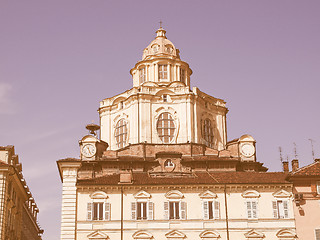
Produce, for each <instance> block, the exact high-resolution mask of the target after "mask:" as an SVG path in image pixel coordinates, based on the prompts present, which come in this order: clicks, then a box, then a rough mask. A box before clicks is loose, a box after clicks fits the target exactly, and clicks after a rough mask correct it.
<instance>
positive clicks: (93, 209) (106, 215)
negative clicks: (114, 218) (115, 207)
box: [87, 202, 111, 220]
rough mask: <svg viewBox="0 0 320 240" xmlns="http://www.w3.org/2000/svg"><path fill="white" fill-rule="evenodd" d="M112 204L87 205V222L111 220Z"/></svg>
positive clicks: (97, 203) (96, 203)
mask: <svg viewBox="0 0 320 240" xmlns="http://www.w3.org/2000/svg"><path fill="white" fill-rule="evenodd" d="M110 213H111V207H110V203H103V202H95V203H92V202H90V203H88V204H87V220H110Z"/></svg>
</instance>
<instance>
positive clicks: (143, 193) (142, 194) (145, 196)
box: [133, 190, 151, 199]
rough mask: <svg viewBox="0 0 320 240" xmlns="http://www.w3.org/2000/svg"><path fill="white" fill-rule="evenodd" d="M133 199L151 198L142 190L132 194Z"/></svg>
mask: <svg viewBox="0 0 320 240" xmlns="http://www.w3.org/2000/svg"><path fill="white" fill-rule="evenodd" d="M133 196H134V197H135V198H139V199H140V198H150V197H151V195H150V193H147V192H146V191H143V190H141V191H139V192H137V193H136V194H134V195H133Z"/></svg>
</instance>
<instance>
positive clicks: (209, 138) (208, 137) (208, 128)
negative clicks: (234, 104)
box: [202, 118, 213, 148]
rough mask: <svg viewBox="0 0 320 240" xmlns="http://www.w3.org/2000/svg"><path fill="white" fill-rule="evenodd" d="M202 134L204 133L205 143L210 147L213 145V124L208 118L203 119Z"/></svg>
mask: <svg viewBox="0 0 320 240" xmlns="http://www.w3.org/2000/svg"><path fill="white" fill-rule="evenodd" d="M202 134H203V139H204V141H205V144H206V145H207V146H208V147H211V148H212V147H213V127H212V124H211V121H210V119H208V118H206V119H205V120H204V121H203V130H202Z"/></svg>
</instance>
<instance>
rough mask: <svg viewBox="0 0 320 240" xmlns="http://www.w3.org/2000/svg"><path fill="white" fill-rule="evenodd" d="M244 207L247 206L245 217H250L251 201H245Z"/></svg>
mask: <svg viewBox="0 0 320 240" xmlns="http://www.w3.org/2000/svg"><path fill="white" fill-rule="evenodd" d="M246 207H247V217H248V218H252V210H251V202H249V201H247V202H246Z"/></svg>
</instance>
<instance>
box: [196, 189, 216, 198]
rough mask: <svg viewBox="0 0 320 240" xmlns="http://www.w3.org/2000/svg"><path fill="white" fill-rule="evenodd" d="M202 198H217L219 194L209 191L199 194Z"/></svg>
mask: <svg viewBox="0 0 320 240" xmlns="http://www.w3.org/2000/svg"><path fill="white" fill-rule="evenodd" d="M199 197H200V198H217V194H215V193H213V192H211V191H209V190H207V191H205V192H202V193H200V194H199Z"/></svg>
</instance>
